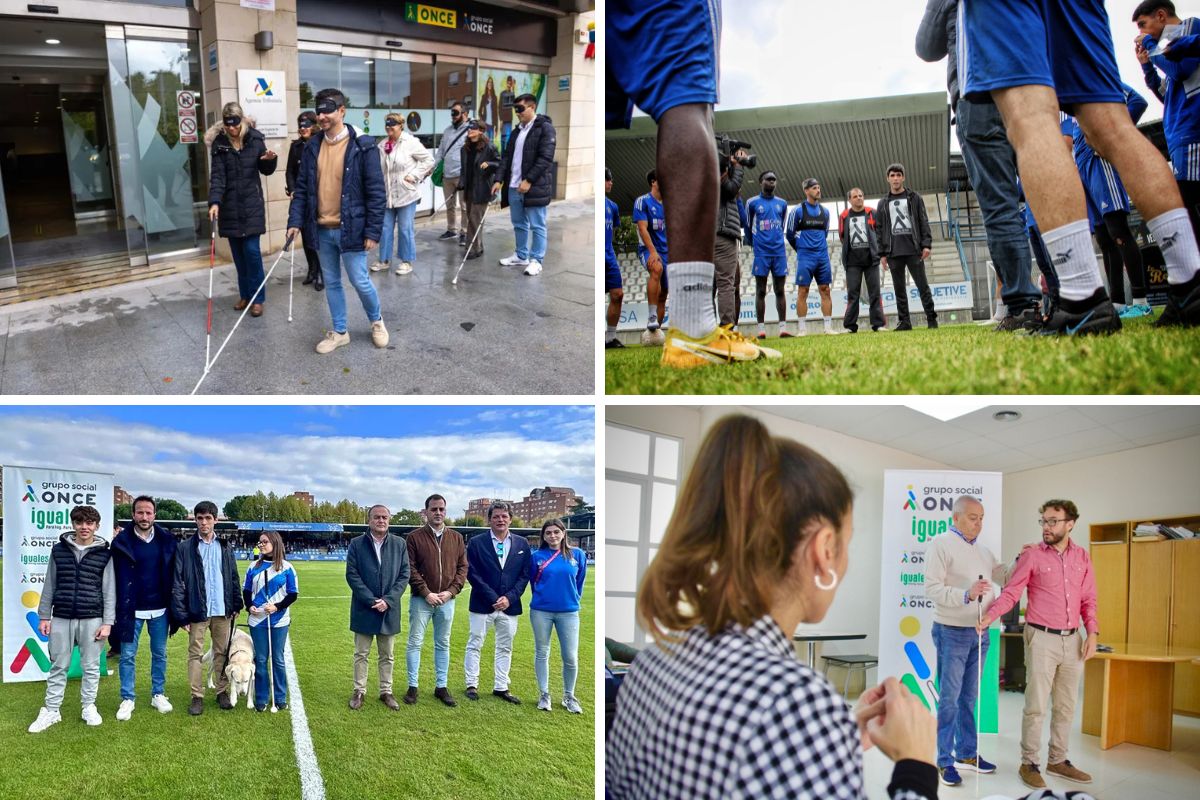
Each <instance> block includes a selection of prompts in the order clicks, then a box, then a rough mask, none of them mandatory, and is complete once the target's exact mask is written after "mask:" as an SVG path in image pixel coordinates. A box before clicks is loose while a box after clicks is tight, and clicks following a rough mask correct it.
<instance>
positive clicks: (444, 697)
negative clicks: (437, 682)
mask: <svg viewBox="0 0 1200 800" xmlns="http://www.w3.org/2000/svg"><path fill="white" fill-rule="evenodd" d="M433 696H434V697H436V698H437V699H438V700H441V701H442V702H443V703H445V704H446V705H448V706H450V707H451V708H454V707H455V706H457V705H458V703H457V702H456V701H455V699H454V697H453V695H451V694H450V690H449V689H447V688H446V687H445V686H439V687H438V688H436V689H434V690H433Z"/></svg>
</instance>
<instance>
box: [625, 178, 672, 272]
mask: <svg viewBox="0 0 1200 800" xmlns="http://www.w3.org/2000/svg"><path fill="white" fill-rule="evenodd" d="M639 222H645V223H646V225H647V227H648V228H649V232H650V241H651V242H652V243H653V244H654V249H655V251H656V252H657V253H658V255H659V257H660V258H662V260H663V263H664V264H666V263H668V261H669V259H668V258H667V215H666V212H665V211H664V210H663V207H662V203H660V202H658V201H657V200H655V199H654V195H652V194H650V193H649V192H646V193H645V194H644V195H642V196H641V197H639V198H638V199H637V200H634V201H633V224H634V225H637V224H638V223H639ZM649 254H650V251H649V250H647V249H646V245H645V244H643V243H642V240H641V237H640V236H639V237H638V255H639V256H641V257H642V260H645V259H646V257H647V256H649Z"/></svg>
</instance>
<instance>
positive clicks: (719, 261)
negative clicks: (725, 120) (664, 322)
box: [713, 136, 750, 326]
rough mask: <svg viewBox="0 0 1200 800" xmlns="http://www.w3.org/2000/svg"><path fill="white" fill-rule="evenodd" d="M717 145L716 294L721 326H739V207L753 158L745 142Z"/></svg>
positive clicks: (722, 142)
mask: <svg viewBox="0 0 1200 800" xmlns="http://www.w3.org/2000/svg"><path fill="white" fill-rule="evenodd" d="M717 141H718V142H719V143H720V146H719V147H718V149H717V153H718V154H719V155H720V157H721V204H720V206H719V208H718V210H717V240H716V250H715V253H714V258H713V266H714V268H715V271H716V280H715V281H714V283H713V294H714V296H715V297H716V301H717V317H718V321H719V323H720V324H721V325H722V326H724V325H733V326H736V325H737V323H738V318H739V317H740V316H741V312H742V292H741V285H742V265H741V262H740V261H739V259H738V254H739V253H740V252H741V248H742V218H741V214H739V213H738V204H737V201H738V195H740V194H741V192H742V177H743V170H742V164H741V163H740V162H743V161H746V160H747V159H749V158H750V154H749V153H748V152H747V151H746V145H743V144H742V143H741V142H731V141H730V140H729V139H728V138H727V137H723V136H722V137H720V138H718V140H717ZM734 147H736V148H737V149H733V148H734Z"/></svg>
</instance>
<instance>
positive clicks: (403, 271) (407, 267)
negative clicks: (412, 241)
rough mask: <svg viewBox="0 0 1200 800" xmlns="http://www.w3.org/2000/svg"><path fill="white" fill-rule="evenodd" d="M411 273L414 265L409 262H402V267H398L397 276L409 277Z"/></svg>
mask: <svg viewBox="0 0 1200 800" xmlns="http://www.w3.org/2000/svg"><path fill="white" fill-rule="evenodd" d="M410 272H412V264H410V263H408V262H407V261H401V262H400V266H398V267H396V274H397V275H407V274H408V273H410Z"/></svg>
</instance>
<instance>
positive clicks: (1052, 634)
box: [978, 500, 1099, 789]
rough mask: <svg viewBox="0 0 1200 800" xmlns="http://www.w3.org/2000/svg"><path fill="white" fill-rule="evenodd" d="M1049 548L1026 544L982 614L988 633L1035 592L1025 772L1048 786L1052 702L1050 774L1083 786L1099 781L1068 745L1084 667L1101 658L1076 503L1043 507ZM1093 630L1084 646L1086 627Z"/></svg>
mask: <svg viewBox="0 0 1200 800" xmlns="http://www.w3.org/2000/svg"><path fill="white" fill-rule="evenodd" d="M1038 511H1039V513H1040V514H1041V515H1042V516H1041V519H1040V520H1039V522H1040V524H1041V526H1042V543H1041V544H1040V545H1026V546H1025V548H1024V549H1022V551H1021V555H1020V556H1018V558H1017V565H1016V568H1015V569H1014V570H1013V573H1012V577H1011V578H1009V581H1008V583H1007V584H1005V586H1004V591H1002V592H1001V593H1000V597H998V598H997V599H996V601H995V602H993V603H992V604H991V605H990V606H988V609H987V611H986V612H985V613H984V615H983V621H982V622H981V623H980V624H979V626H978V630H979V631H980V632H982V631H984V630H985V629H986V628H987V627H988V626H989V625H991V624H992V623H993V622H995V621H996V620H997V619H998V618H1000V617H1001V616H1003V615H1004V613H1005V612H1007V611H1008V610H1009V609H1011V608H1012V607H1013V605H1014V604H1015V603H1016V602H1017V601H1018V600H1019V599H1020V598H1021V592H1022V591H1023V590H1025V589H1026V587H1028V589H1029V604H1028V606H1027V607H1026V609H1025V665H1026V673H1027V678H1026V686H1025V714H1024V718H1023V720H1022V724H1021V768H1020V770H1019V774H1020V776H1021V780H1022V781H1023V782H1024V783H1025V785H1026V786H1030V787H1032V788H1035V789H1041V788H1044V787H1045V786H1046V782H1045V781H1044V780H1043V779H1042V776H1041V775H1040V774H1039V772H1038V765H1039V763H1040V762H1039V758H1038V753H1039V751H1040V750H1041V745H1042V741H1041V740H1042V719H1043V718H1044V717H1045V716H1046V700H1047V697H1049V698H1050V700H1051V712H1050V757H1049V760H1048V761H1047V764H1046V772H1048V773H1050V774H1052V775H1058V776H1059V777H1062V778H1066V779H1067V780H1070V781H1075V782H1077V783H1091V782H1092V776H1091V775H1088V774H1087V773H1086V772H1084V771H1082V770H1079V769H1076V768H1075V767H1074V766H1072V765H1071V762H1070V761H1068V760H1067V740H1068V737H1069V734H1070V730H1071V721H1072V719H1073V718H1074V716H1075V698H1076V695H1077V694H1078V689H1079V676H1080V674H1082V672H1083V662H1084V661H1086V660H1088V659H1089V658H1091V657H1092V656H1094V655H1095V654H1096V644H1097V642H1098V641H1099V639H1098V636H1099V634H1098V632H1097V631H1098V626H1097V623H1096V576H1095V574H1094V573H1093V572H1092V561H1091V559H1090V558H1088V553H1087V550H1084V549H1083V548H1082V547H1080V546H1079V545H1077V544H1075V543H1073V542H1072V541H1071V530H1072V529H1073V528H1074V527H1075V521H1076V520H1077V519H1079V509H1078V508H1076V507H1075V504H1074V503H1073V502H1071V501H1070V500H1047V501H1046V502H1045V503H1044V504H1043V505H1042V507H1041V508H1040V509H1038ZM1081 619H1082V620H1083V627H1084V628H1085V629H1087V640H1086V641H1082V642H1081V641H1080V638H1079V627H1080V625H1079V622H1080V620H1081Z"/></svg>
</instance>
